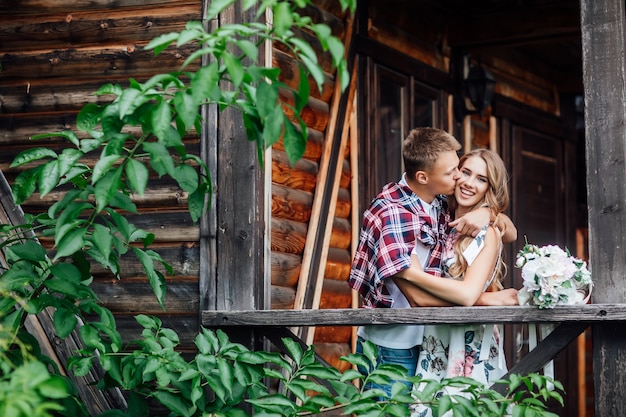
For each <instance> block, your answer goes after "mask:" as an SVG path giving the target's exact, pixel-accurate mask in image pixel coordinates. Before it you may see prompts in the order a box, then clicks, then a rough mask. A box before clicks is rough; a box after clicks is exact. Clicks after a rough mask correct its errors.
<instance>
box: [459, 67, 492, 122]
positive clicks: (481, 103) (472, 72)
mask: <svg viewBox="0 0 626 417" xmlns="http://www.w3.org/2000/svg"><path fill="white" fill-rule="evenodd" d="M466 59H467V57H464V59H463V61H464V63H466V62H467V61H466ZM463 67H466V65H464V66H463ZM464 72H465V71H464ZM495 84H496V81H495V79H494V78H493V75H492V74H491V73H490V72H489V71H488V70H487V69H485V68H484V67H483V66H482V65H480V61H478V62H476V63H475V64H469V70H468V71H467V77H465V79H464V80H463V81H462V84H461V85H460V86H459V88H458V89H457V90H458V91H457V94H455V96H454V115H455V118H456V120H457V121H458V122H462V121H463V119H464V118H465V116H467V115H468V114H479V115H481V116H482V112H483V110H484V109H486V108H487V107H489V106H490V105H491V99H492V97H493V90H494V87H495Z"/></svg>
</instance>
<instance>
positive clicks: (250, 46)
mask: <svg viewBox="0 0 626 417" xmlns="http://www.w3.org/2000/svg"><path fill="white" fill-rule="evenodd" d="M234 42H235V44H236V45H237V46H238V47H239V49H241V52H243V53H244V55H245V56H247V57H248V58H250V59H251V60H252V62H257V61H258V59H259V47H258V46H257V45H256V44H255V43H254V42H251V41H249V40H247V39H235V40H234Z"/></svg>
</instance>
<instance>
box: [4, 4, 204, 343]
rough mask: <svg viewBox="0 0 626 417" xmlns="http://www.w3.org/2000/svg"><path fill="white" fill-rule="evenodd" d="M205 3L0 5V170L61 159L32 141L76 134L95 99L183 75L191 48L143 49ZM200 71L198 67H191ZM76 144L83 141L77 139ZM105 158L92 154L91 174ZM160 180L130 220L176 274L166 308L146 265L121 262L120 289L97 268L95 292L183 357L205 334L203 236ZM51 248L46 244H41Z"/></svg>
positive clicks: (125, 331) (45, 202)
mask: <svg viewBox="0 0 626 417" xmlns="http://www.w3.org/2000/svg"><path fill="white" fill-rule="evenodd" d="M201 7H202V3H201V1H199V0H193V1H178V0H176V1H172V0H142V1H125V2H122V3H120V2H116V1H108V0H103V1H97V2H93V1H80V0H79V1H74V0H60V1H49V0H27V1H23V2H17V3H16V2H1V3H0V64H1V65H2V71H1V72H0V146H2V152H1V153H0V169H2V171H3V172H4V173H5V174H6V177H7V179H8V181H9V182H11V181H12V180H13V178H15V176H16V175H17V174H18V173H19V172H20V171H21V169H11V168H9V165H10V163H11V161H12V160H13V158H14V157H15V156H16V155H17V154H18V153H19V152H21V151H22V150H24V149H27V148H29V147H35V146H46V147H49V148H51V149H54V150H56V151H59V150H61V149H62V148H63V147H64V146H66V145H65V144H64V143H62V142H60V141H59V140H57V139H54V138H51V139H44V140H41V141H38V142H33V141H31V140H30V137H31V136H33V135H35V134H40V133H46V132H58V131H61V130H64V129H72V130H75V120H76V115H77V114H78V112H79V111H80V109H81V108H82V107H83V106H84V105H85V104H87V103H98V104H103V103H106V102H109V101H110V100H111V98H112V97H111V96H95V95H93V93H94V92H95V91H96V90H97V89H98V88H99V87H100V86H101V85H103V84H106V83H119V84H120V85H122V86H126V85H127V84H128V79H129V78H131V77H132V78H135V79H137V80H138V81H144V80H146V79H147V78H149V77H150V76H152V75H154V74H156V73H161V72H164V71H175V70H178V69H179V67H180V65H181V64H182V62H183V61H184V59H185V57H186V56H187V55H188V54H189V53H190V52H191V51H192V50H193V46H192V45H189V46H185V47H183V48H175V47H172V48H168V49H167V50H166V51H164V53H163V54H161V55H159V56H158V57H156V58H155V57H154V54H153V52H152V51H147V50H144V49H143V47H144V46H145V45H146V44H147V43H148V42H149V41H150V40H151V39H152V38H154V37H156V36H158V35H160V34H163V33H168V32H173V31H180V30H181V29H183V28H184V26H185V24H186V22H187V21H189V20H200V18H201ZM191 68H192V69H193V68H197V64H196V65H195V66H192V67H191ZM77 133H78V134H79V136H80V135H81V132H77ZM184 142H185V145H186V147H187V151H188V152H193V153H196V154H197V153H198V152H199V138H198V136H197V135H193V136H189V137H186V138H184ZM97 160H98V155H88V156H87V158H85V163H87V164H89V165H93V164H95V163H96V162H97ZM152 177H153V179H154V180H155V181H154V182H153V183H152V186H151V187H150V188H149V189H148V190H147V191H146V194H145V195H144V196H143V197H142V198H136V199H135V201H136V203H137V206H138V208H139V211H140V214H139V215H136V216H129V220H131V221H134V222H136V224H137V225H138V226H139V227H142V228H145V229H146V230H149V231H151V232H153V233H155V236H156V241H155V244H156V246H157V247H158V250H159V251H160V253H161V254H162V255H163V256H164V258H165V260H166V261H167V262H168V263H170V264H171V265H172V266H173V268H174V271H175V272H174V275H173V276H168V277H167V296H166V301H165V304H166V307H167V308H168V314H167V315H163V311H162V310H161V309H160V307H159V306H158V303H157V302H156V299H155V297H154V295H153V294H152V291H151V289H150V286H149V284H148V281H147V279H146V278H145V273H142V270H141V267H140V264H139V262H138V261H137V260H136V259H135V258H134V257H132V256H125V257H124V258H123V259H122V260H121V263H122V278H121V279H120V280H117V279H115V278H113V277H112V276H111V275H110V274H109V273H107V272H106V271H104V270H102V268H99V267H97V266H94V270H93V273H94V277H95V280H94V289H95V290H96V291H97V293H98V295H99V296H100V297H101V300H102V302H103V304H104V305H105V306H106V307H108V308H110V309H111V310H112V311H113V312H114V314H115V315H116V316H117V317H129V315H131V314H136V313H150V314H157V315H163V321H164V323H165V325H166V326H169V327H173V328H175V329H177V330H180V329H189V331H187V332H182V337H181V341H182V347H183V349H187V348H192V347H193V339H194V337H195V333H196V332H197V329H198V315H199V311H200V308H199V302H198V300H199V297H198V276H199V255H200V254H199V244H198V241H199V236H200V234H199V228H198V226H197V225H194V224H193V223H192V222H191V218H190V217H189V214H188V213H187V208H186V204H187V195H186V193H185V192H183V191H182V190H181V189H180V188H179V187H178V186H177V184H176V183H174V182H173V181H169V180H161V179H158V178H157V176H156V174H154V173H152ZM62 193H63V190H60V192H56V191H55V192H54V193H50V194H49V195H47V196H45V197H44V198H39V195H35V196H33V198H31V199H30V200H29V201H27V202H26V203H25V204H24V205H23V210H24V211H25V212H33V213H38V212H41V211H43V210H47V208H48V207H49V206H50V205H51V204H52V203H54V202H55V201H57V200H58V199H59V198H60V197H61V195H62ZM42 243H43V244H44V245H48V244H49V242H48V241H47V240H46V239H42ZM140 329H141V328H140V326H139V325H138V324H137V323H136V322H135V321H134V320H132V319H128V320H126V324H125V325H124V326H121V327H120V330H121V333H122V335H123V337H124V339H125V340H131V339H132V338H133V337H136V336H137V335H138V334H139V331H140Z"/></svg>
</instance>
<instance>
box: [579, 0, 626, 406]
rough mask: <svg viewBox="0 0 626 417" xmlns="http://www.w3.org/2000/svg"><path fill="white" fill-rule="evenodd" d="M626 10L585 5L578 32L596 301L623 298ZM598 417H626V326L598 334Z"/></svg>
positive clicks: (619, 4)
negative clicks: (580, 35) (580, 42)
mask: <svg viewBox="0 0 626 417" xmlns="http://www.w3.org/2000/svg"><path fill="white" fill-rule="evenodd" d="M625 21H626V10H625V5H624V2H623V1H613V0H582V1H581V27H582V41H583V43H582V51H583V84H584V86H585V132H586V138H585V139H586V158H587V164H586V165H587V202H588V208H589V259H590V263H591V271H592V274H593V275H594V277H595V288H594V292H593V299H594V302H620V301H621V300H624V298H625V297H626V281H624V276H625V275H626V257H625V256H624V248H626V233H624V231H625V230H626V204H625V202H626V182H625V181H624V173H625V171H624V159H625V156H626V107H625V106H624V103H625V102H626V85H624V79H625V78H626V65H625V62H624V56H623V51H624V50H625V48H626V28H625V25H624V22H625ZM592 343H593V375H594V377H593V380H594V388H595V415H597V416H623V415H626V401H618V400H617V399H618V398H623V395H624V392H625V391H626V326H625V325H624V323H614V324H610V325H609V324H608V323H607V324H606V325H602V326H597V327H594V329H593V342H592Z"/></svg>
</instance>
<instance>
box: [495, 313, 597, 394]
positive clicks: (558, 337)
mask: <svg viewBox="0 0 626 417" xmlns="http://www.w3.org/2000/svg"><path fill="white" fill-rule="evenodd" d="M587 327H589V324H588V323H584V322H572V323H564V324H561V325H560V326H558V327H556V328H555V329H554V330H553V331H552V333H550V334H549V335H548V336H547V337H546V338H545V339H543V340H542V341H541V342H539V343H538V344H537V346H536V347H535V348H534V349H533V350H531V351H530V352H528V354H527V355H526V356H524V357H523V358H522V360H521V361H519V362H518V363H517V364H515V366H514V367H513V368H511V369H510V370H509V372H508V373H507V374H506V375H504V376H503V377H502V379H507V378H508V377H509V375H511V374H518V375H528V374H529V373H532V372H538V371H539V370H540V369H541V368H543V367H544V366H545V365H546V364H547V363H548V362H550V361H551V360H552V359H554V357H555V356H556V355H558V354H559V353H560V352H561V351H562V350H563V349H565V348H566V347H567V346H568V345H569V344H570V343H572V341H574V340H575V339H576V338H577V337H578V336H579V335H580V334H581V333H582V332H584V331H585V329H587ZM506 388H507V387H506V386H505V385H501V384H498V385H494V387H493V389H494V390H496V391H498V392H500V393H502V394H505V393H506V392H507V389H506Z"/></svg>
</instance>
